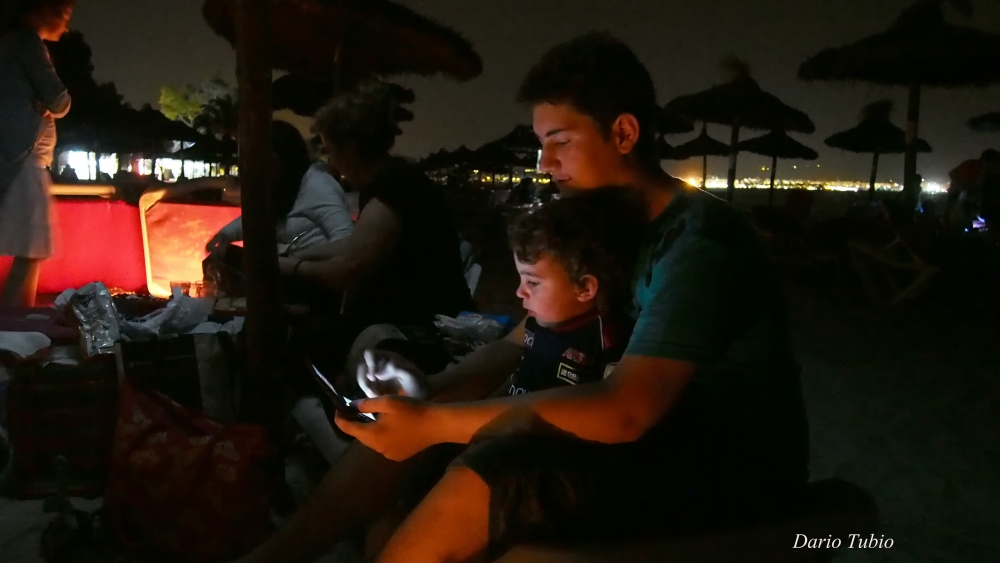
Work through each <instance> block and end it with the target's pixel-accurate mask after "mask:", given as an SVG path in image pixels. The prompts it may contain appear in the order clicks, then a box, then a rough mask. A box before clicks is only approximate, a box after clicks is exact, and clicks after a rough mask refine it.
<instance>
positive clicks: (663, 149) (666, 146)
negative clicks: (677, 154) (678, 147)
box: [656, 136, 674, 160]
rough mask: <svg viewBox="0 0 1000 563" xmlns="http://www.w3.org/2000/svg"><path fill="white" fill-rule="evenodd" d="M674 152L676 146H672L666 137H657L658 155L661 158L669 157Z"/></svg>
mask: <svg viewBox="0 0 1000 563" xmlns="http://www.w3.org/2000/svg"><path fill="white" fill-rule="evenodd" d="M673 152H674V147H672V146H670V143H668V142H667V140H666V139H664V138H663V137H662V136H660V137H657V138H656V156H658V157H660V160H667V159H669V158H670V155H671V153H673Z"/></svg>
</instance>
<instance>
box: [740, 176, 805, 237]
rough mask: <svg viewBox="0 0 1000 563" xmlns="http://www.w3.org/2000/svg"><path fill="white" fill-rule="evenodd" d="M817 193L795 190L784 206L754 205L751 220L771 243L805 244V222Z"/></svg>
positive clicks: (759, 232)
mask: <svg viewBox="0 0 1000 563" xmlns="http://www.w3.org/2000/svg"><path fill="white" fill-rule="evenodd" d="M815 202H816V193H815V192H810V191H806V190H793V191H792V192H790V193H789V194H788V198H787V199H786V200H785V205H784V207H770V206H764V205H758V206H754V207H752V208H751V209H750V222H751V224H752V225H753V227H754V229H755V230H756V231H757V234H758V235H759V236H760V237H761V239H762V240H763V241H764V242H765V243H766V244H768V245H769V246H770V245H774V244H779V245H781V246H784V247H796V246H802V245H803V244H804V236H805V224H806V221H808V220H809V214H810V213H811V212H812V207H813V204H814V203H815Z"/></svg>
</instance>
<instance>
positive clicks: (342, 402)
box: [306, 361, 376, 422]
mask: <svg viewBox="0 0 1000 563" xmlns="http://www.w3.org/2000/svg"><path fill="white" fill-rule="evenodd" d="M306 363H307V364H308V365H309V369H311V370H312V372H313V374H314V375H315V376H316V378H317V379H319V381H320V383H321V384H322V385H323V386H324V387H326V390H327V391H329V395H330V399H331V400H333V407H334V408H335V409H337V412H339V413H340V414H341V415H342V416H344V417H346V418H347V419H348V420H353V421H356V422H375V420H376V419H375V415H374V414H372V413H370V412H361V411H359V410H358V409H357V407H355V406H354V405H353V404H352V403H353V401H351V400H350V399H348V398H347V397H345V396H344V395H343V394H342V393H341V392H340V391H337V388H336V387H334V386H333V384H332V383H330V380H329V379H327V378H326V376H324V375H323V374H322V373H320V371H319V369H317V368H316V366H314V365H313V364H312V362H308V361H307V362H306Z"/></svg>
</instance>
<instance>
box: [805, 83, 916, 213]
mask: <svg viewBox="0 0 1000 563" xmlns="http://www.w3.org/2000/svg"><path fill="white" fill-rule="evenodd" d="M891 113H892V101H891V100H880V101H878V102H874V103H871V104H868V105H867V106H865V107H864V109H862V110H861V123H859V124H858V125H856V126H854V127H852V128H850V129H848V130H846V131H841V132H840V133H836V134H834V135H832V136H830V137H828V138H827V139H826V140H825V141H823V142H824V143H826V145H827V146H830V147H834V148H837V149H842V150H845V151H851V152H856V153H871V155H872V173H871V179H870V181H869V183H868V201H874V199H875V180H876V177H877V176H878V159H879V156H880V155H883V154H899V153H902V152H904V151H905V150H906V133H905V132H904V131H903V130H902V129H900V128H899V127H896V126H895V125H893V124H892V121H890V119H889V115H890V114H891ZM917 151H919V152H931V146H930V145H929V144H927V141H925V140H923V139H917Z"/></svg>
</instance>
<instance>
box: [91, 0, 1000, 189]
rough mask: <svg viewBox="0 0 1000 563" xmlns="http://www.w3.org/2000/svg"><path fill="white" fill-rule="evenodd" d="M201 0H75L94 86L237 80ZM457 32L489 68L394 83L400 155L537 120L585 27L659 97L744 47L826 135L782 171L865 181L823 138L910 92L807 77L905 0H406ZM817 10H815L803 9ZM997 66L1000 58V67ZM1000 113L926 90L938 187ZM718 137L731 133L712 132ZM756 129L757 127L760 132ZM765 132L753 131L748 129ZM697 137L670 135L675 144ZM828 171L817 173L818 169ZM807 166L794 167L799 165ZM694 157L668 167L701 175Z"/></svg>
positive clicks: (999, 99) (992, 7)
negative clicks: (402, 119)
mask: <svg viewBox="0 0 1000 563" xmlns="http://www.w3.org/2000/svg"><path fill="white" fill-rule="evenodd" d="M201 3H202V2H201V0H79V1H78V6H77V10H76V14H75V16H74V20H73V22H72V24H71V26H72V27H73V28H74V29H78V30H80V31H82V32H83V33H84V35H85V36H86V39H87V41H88V42H89V43H90V45H91V46H92V47H93V51H94V65H95V67H96V75H97V78H98V80H101V81H105V80H113V81H114V82H115V83H116V84H117V85H118V89H119V91H120V92H121V93H122V94H124V96H125V99H126V101H128V102H131V103H132V104H133V105H135V106H138V105H141V104H142V103H146V102H151V103H153V104H154V106H155V103H156V100H157V98H158V93H159V88H160V86H161V85H172V86H182V85H184V84H189V83H191V84H194V83H199V82H201V81H203V80H205V79H207V78H209V77H211V76H212V75H213V74H221V75H222V76H224V77H225V78H227V79H230V80H233V79H234V78H233V77H234V74H235V58H234V54H233V51H232V49H231V48H230V47H229V45H228V44H227V43H226V42H225V41H223V40H222V39H220V38H218V37H216V36H215V35H214V34H213V33H212V32H211V30H210V29H209V28H208V26H207V25H206V24H205V23H204V20H203V19H202V17H201V11H200V10H201ZM401 3H402V4H405V5H407V6H409V7H411V8H413V9H414V10H416V11H417V12H419V13H421V14H424V15H426V16H429V17H431V18H433V19H435V20H437V21H439V22H441V23H443V24H446V25H449V26H451V27H453V28H454V29H456V30H458V31H459V32H461V33H462V34H463V35H465V36H466V37H467V38H469V39H470V40H471V41H472V44H473V45H474V46H475V48H476V49H477V50H478V52H479V54H480V55H481V56H482V59H483V66H484V72H483V74H482V75H481V76H480V77H478V78H476V79H474V80H472V81H470V82H468V83H457V82H454V81H452V80H450V79H447V78H443V77H433V78H415V77H397V78H396V79H395V80H396V81H397V82H400V83H402V84H405V85H408V86H411V87H413V88H414V89H415V91H416V93H417V102H416V103H415V104H414V106H413V110H414V113H415V114H416V119H415V120H414V121H413V122H411V123H409V124H407V125H406V126H405V127H404V134H403V136H402V137H400V139H399V140H398V142H397V152H399V153H400V154H403V155H407V156H417V157H419V156H423V155H426V154H427V153H429V152H431V151H433V150H436V149H438V148H440V147H442V146H443V147H447V148H455V147H457V146H458V145H460V144H465V145H467V146H469V147H470V148H475V147H478V146H479V145H481V144H483V143H484V142H486V141H489V140H491V139H493V138H496V137H498V136H500V135H502V134H504V133H506V132H507V131H508V130H509V129H510V128H511V127H513V126H514V125H515V124H517V123H520V122H524V123H527V122H529V120H530V113H529V111H528V110H527V109H525V108H523V107H521V106H519V105H518V104H516V103H515V102H514V95H515V91H516V88H517V85H518V83H519V81H520V80H521V78H522V76H523V75H524V74H525V72H526V71H527V69H528V68H529V67H530V65H531V64H532V63H533V62H534V61H535V60H536V59H537V58H538V57H539V56H540V55H541V54H542V53H543V52H544V51H545V50H546V49H547V48H548V47H550V46H552V45H554V44H556V43H559V42H562V41H564V40H567V39H569V38H571V37H574V36H576V35H578V34H581V33H583V32H586V31H589V30H593V29H599V30H607V31H610V32H611V33H613V34H615V35H616V36H618V37H620V38H622V39H624V40H625V41H626V42H628V43H629V44H630V45H631V46H632V47H633V49H634V50H635V51H636V53H637V54H638V55H639V58H640V59H641V60H642V61H643V62H644V63H645V64H646V65H647V67H648V68H649V69H650V72H651V73H652V75H653V78H654V80H655V82H656V86H657V91H658V96H659V100H660V103H665V102H666V101H668V100H670V99H671V98H673V97H674V96H677V95H681V94H687V93H692V92H696V91H700V90H702V89H705V88H707V87H708V86H710V85H712V84H714V83H716V82H720V81H722V79H723V77H722V75H721V71H720V70H719V61H720V60H721V59H722V58H723V57H724V56H725V55H727V54H729V53H734V54H736V55H738V56H740V57H742V58H745V59H747V60H748V61H749V63H750V65H751V69H752V72H753V76H754V77H755V78H756V79H757V80H758V82H759V83H760V84H761V86H762V87H763V88H764V89H765V90H768V91H770V92H772V93H774V94H776V95H778V96H779V97H781V98H782V99H783V100H784V101H785V102H786V103H788V104H790V105H792V106H794V107H797V108H799V109H801V110H803V111H805V112H807V113H808V114H809V115H810V116H811V117H812V118H813V120H814V121H815V122H816V127H817V132H816V133H815V134H813V135H797V137H798V138H799V139H800V140H801V141H803V142H804V143H806V144H807V145H810V146H812V147H813V148H815V149H817V150H818V151H819V152H820V159H819V160H818V161H817V162H815V163H811V164H809V165H808V166H805V165H804V163H795V162H791V161H789V162H786V163H784V164H779V174H781V173H782V172H784V173H785V174H783V175H786V176H788V177H801V178H830V179H834V178H840V179H857V180H862V179H865V180H866V179H867V177H868V172H869V168H870V164H871V159H870V157H867V156H863V155H854V154H851V153H843V152H841V151H837V150H835V149H830V148H828V147H826V146H825V145H824V144H823V139H824V138H826V137H827V136H829V135H831V134H833V133H835V132H837V131H840V130H842V129H846V128H848V127H851V126H853V125H854V124H855V123H856V120H857V115H858V112H859V110H860V109H861V107H862V106H863V105H864V104H866V103H868V102H871V101H875V100H878V99H881V98H884V97H890V98H892V99H894V100H895V101H896V104H897V106H896V111H895V113H894V121H895V122H896V123H897V125H900V126H903V121H904V118H905V102H906V92H905V90H904V89H903V88H886V87H877V86H872V85H868V84H863V83H857V84H844V83H804V82H800V81H798V80H797V79H796V77H795V75H796V72H797V69H798V66H799V64H800V63H801V62H802V61H804V60H805V59H806V58H807V57H808V56H810V55H811V54H813V53H815V52H817V51H818V50H820V49H822V48H825V47H831V46H839V45H842V44H845V43H849V42H853V41H855V40H857V39H860V38H862V37H864V36H867V35H870V34H873V33H877V32H879V31H882V30H884V29H886V28H888V27H889V25H890V24H891V23H892V22H893V21H894V19H895V17H896V16H897V15H898V14H899V12H900V11H901V10H902V9H903V8H904V7H906V6H907V5H908V4H909V3H910V2H909V0H879V1H877V2H873V1H871V0H809V1H808V2H805V1H802V0H698V1H690V0H405V1H402V2H401ZM806 4H808V6H809V7H808V8H805V7H804V5H806ZM975 7H976V14H975V17H974V18H973V19H972V20H970V21H967V20H963V19H962V18H961V17H960V16H959V15H957V14H954V13H951V14H950V16H951V21H952V22H953V23H958V24H961V25H972V26H974V27H977V28H980V29H984V30H989V31H992V32H1000V2H996V1H993V0H976V1H975ZM998 64H1000V61H998ZM987 111H1000V86H993V87H991V88H988V89H958V90H945V89H937V88H934V89H925V90H924V103H923V106H922V119H921V129H920V133H921V137H923V138H925V139H927V140H928V141H929V142H930V143H931V145H932V146H933V147H934V152H933V153H932V154H930V155H922V156H921V157H920V158H921V160H920V170H919V172H921V173H922V174H923V175H924V177H925V178H926V179H928V180H931V181H943V180H944V179H945V176H946V173H947V171H948V170H949V169H950V168H951V167H952V166H954V165H955V164H957V163H958V162H960V161H961V160H963V159H965V158H969V157H972V156H977V155H978V154H979V153H980V152H981V151H982V150H983V149H984V148H986V147H989V146H994V147H998V148H1000V134H984V133H975V132H972V131H970V130H969V129H967V128H966V126H965V121H966V120H967V119H968V118H969V117H972V116H975V115H979V114H982V113H985V112H987ZM709 132H710V133H711V134H712V135H713V136H715V137H716V138H718V139H720V140H723V141H728V133H727V131H726V130H725V129H723V128H721V127H718V126H710V128H709ZM751 133H752V132H751ZM752 134H756V133H752ZM690 136H691V135H678V136H671V137H668V140H669V141H670V142H671V143H672V144H678V143H681V142H683V141H685V140H687V138H689V137H690ZM740 162H741V166H740V175H741V176H748V175H752V173H753V171H754V170H755V168H754V167H756V172H757V174H758V175H763V174H765V173H763V172H760V169H761V166H763V165H764V164H767V162H766V161H765V159H763V158H760V157H755V156H753V155H741V161H740ZM882 163H883V164H882V168H881V170H883V171H885V173H884V174H880V177H879V180H880V181H886V180H889V179H895V180H897V181H898V180H899V177H900V176H901V174H900V172H901V170H902V157H901V156H890V157H884V158H883V160H882ZM816 164H819V165H820V168H817V167H816ZM793 165H797V166H798V168H797V169H792V166H793ZM700 167H701V165H700V160H699V161H698V162H697V163H696V162H694V161H688V162H686V163H675V164H671V165H670V168H669V169H670V170H672V171H674V172H675V173H678V174H679V175H683V176H688V175H692V176H693V175H695V173H696V172H697V173H700ZM709 173H710V174H714V175H719V176H725V162H724V159H710V160H709Z"/></svg>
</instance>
